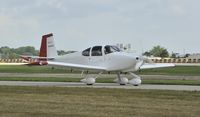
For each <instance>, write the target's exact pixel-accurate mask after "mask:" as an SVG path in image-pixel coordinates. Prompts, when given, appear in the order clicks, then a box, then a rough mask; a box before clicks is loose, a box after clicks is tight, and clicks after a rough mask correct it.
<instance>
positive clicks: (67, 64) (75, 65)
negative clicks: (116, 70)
mask: <svg viewBox="0 0 200 117" xmlns="http://www.w3.org/2000/svg"><path fill="white" fill-rule="evenodd" d="M47 65H49V66H59V67H67V68H76V69H86V70H103V71H104V70H106V68H104V67H97V66H90V65H80V64H73V63H64V62H53V61H47Z"/></svg>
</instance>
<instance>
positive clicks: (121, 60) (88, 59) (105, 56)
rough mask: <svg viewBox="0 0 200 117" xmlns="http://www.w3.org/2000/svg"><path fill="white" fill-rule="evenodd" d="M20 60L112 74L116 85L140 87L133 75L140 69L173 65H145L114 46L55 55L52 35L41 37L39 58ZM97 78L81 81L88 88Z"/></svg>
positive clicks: (137, 77) (133, 55) (140, 60)
mask: <svg viewBox="0 0 200 117" xmlns="http://www.w3.org/2000/svg"><path fill="white" fill-rule="evenodd" d="M22 58H24V59H25V60H29V59H37V61H36V62H30V63H28V65H48V66H57V67H66V68H73V69H80V70H82V71H90V70H94V71H97V72H98V73H99V74H98V75H100V74H102V73H103V72H115V73H116V74H117V78H116V79H115V80H114V81H115V82H117V83H119V84H120V85H126V84H127V83H129V84H132V85H135V86H137V85H139V84H141V78H140V77H139V76H138V75H136V74H134V73H133V72H135V71H137V70H140V69H148V68H159V67H173V66H174V64H170V63H169V64H168V63H162V64H161V63H160V64H159V63H147V62H146V61H147V59H146V58H144V57H142V56H137V55H135V54H133V53H127V52H123V51H121V50H120V49H119V48H118V47H117V46H113V45H103V46H102V45H97V46H93V47H89V48H87V49H85V50H83V51H82V52H74V53H70V54H66V55H64V56H58V54H57V50H56V47H55V44H54V39H53V34H52V33H51V34H47V35H43V36H42V42H41V48H40V54H39V56H35V57H34V56H32V57H31V56H22ZM121 73H129V74H130V75H131V76H132V77H133V78H132V79H131V80H128V78H126V77H122V76H121ZM98 75H97V76H95V77H91V76H90V75H87V76H86V77H85V78H84V79H82V80H81V81H82V82H84V83H86V84H87V85H92V84H94V83H95V81H96V78H97V77H98Z"/></svg>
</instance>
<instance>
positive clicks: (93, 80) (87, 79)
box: [81, 77, 96, 85]
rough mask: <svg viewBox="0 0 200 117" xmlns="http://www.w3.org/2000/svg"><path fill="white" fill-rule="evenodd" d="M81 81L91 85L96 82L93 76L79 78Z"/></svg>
mask: <svg viewBox="0 0 200 117" xmlns="http://www.w3.org/2000/svg"><path fill="white" fill-rule="evenodd" d="M81 82H83V83H85V84H87V85H93V84H94V83H95V82H96V79H95V78H92V77H89V78H84V79H82V80H81Z"/></svg>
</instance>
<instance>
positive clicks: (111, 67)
mask: <svg viewBox="0 0 200 117" xmlns="http://www.w3.org/2000/svg"><path fill="white" fill-rule="evenodd" d="M136 58H137V56H134V55H132V54H130V53H125V52H113V53H110V54H105V53H103V55H102V56H91V54H90V55H89V56H83V55H82V52H75V53H71V54H67V55H64V56H59V57H56V58H55V59H54V60H53V61H57V62H65V63H73V64H80V65H90V66H99V67H104V68H106V71H137V70H138V69H135V66H136V64H137V62H138V60H136Z"/></svg>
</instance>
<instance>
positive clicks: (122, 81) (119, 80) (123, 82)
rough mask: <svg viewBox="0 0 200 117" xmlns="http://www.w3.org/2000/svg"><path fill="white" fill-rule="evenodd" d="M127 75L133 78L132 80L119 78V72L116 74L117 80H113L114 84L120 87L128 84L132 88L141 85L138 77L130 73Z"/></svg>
mask: <svg viewBox="0 0 200 117" xmlns="http://www.w3.org/2000/svg"><path fill="white" fill-rule="evenodd" d="M129 74H130V75H131V76H133V79H131V80H128V78H126V77H121V74H120V72H119V73H117V78H116V79H115V80H114V82H117V83H119V84H120V85H126V84H128V83H129V84H132V85H134V86H138V85H140V84H141V83H142V80H141V78H140V77H139V76H138V75H136V74H134V73H132V72H129Z"/></svg>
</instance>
